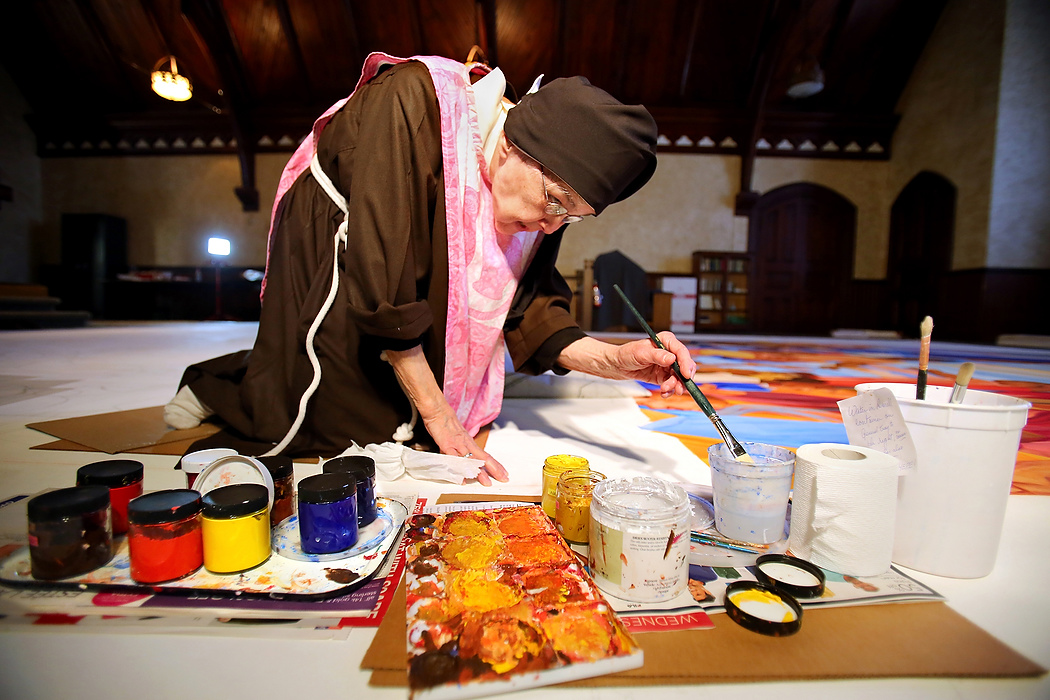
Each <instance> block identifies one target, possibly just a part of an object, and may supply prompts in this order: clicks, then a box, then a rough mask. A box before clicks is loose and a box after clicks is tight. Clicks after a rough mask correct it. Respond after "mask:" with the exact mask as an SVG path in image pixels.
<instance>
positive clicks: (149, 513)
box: [128, 489, 202, 525]
mask: <svg viewBox="0 0 1050 700" xmlns="http://www.w3.org/2000/svg"><path fill="white" fill-rule="evenodd" d="M201 507H202V506H201V495H200V493H198V492H197V491H194V490H192V489H169V490H167V491H156V492H154V493H147V494H146V495H144V496H139V497H138V498H133V499H131V502H130V503H128V522H129V523H135V524H136V525H159V524H161V523H176V522H178V521H180V520H185V519H186V518H188V517H190V516H191V515H196V514H197V513H200V512H201Z"/></svg>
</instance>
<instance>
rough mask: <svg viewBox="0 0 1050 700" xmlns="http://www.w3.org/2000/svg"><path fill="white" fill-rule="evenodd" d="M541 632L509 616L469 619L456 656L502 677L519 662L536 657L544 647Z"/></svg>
mask: <svg viewBox="0 0 1050 700" xmlns="http://www.w3.org/2000/svg"><path fill="white" fill-rule="evenodd" d="M546 643H547V640H546V639H545V637H544V635H543V632H542V631H541V630H540V629H538V628H537V627H536V626H535V625H533V624H530V623H529V622H528V621H526V620H522V619H519V618H517V617H513V616H494V615H485V616H470V617H469V618H468V620H467V621H466V622H465V623H464V625H463V632H462V633H461V634H460V635H459V652H460V654H461V655H463V656H467V657H471V656H473V657H476V658H478V659H480V660H481V661H483V662H485V663H487V664H488V665H489V666H491V667H492V670H493V671H495V672H496V673H506V672H507V671H510V670H511V669H513V668H514V667H516V666H517V665H518V664H519V663H521V661H522V660H523V659H527V658H529V657H532V656H538V655H539V654H540V652H541V651H542V650H543V648H544V646H545V645H546Z"/></svg>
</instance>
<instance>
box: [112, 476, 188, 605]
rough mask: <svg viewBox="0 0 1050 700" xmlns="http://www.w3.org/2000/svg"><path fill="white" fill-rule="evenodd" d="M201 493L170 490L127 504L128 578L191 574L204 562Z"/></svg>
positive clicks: (157, 578)
mask: <svg viewBox="0 0 1050 700" xmlns="http://www.w3.org/2000/svg"><path fill="white" fill-rule="evenodd" d="M201 508H202V505H201V495H200V494H199V493H197V492H196V491H193V490H191V489H170V490H168V491H156V492H154V493H148V494H146V495H145V496H139V497H138V498H136V499H135V500H133V501H132V502H131V503H129V504H128V554H129V556H130V559H131V578H133V579H135V580H136V581H138V582H139V583H149V584H153V583H163V582H165V581H174V580H175V579H180V578H183V577H184V576H188V575H189V574H192V573H193V572H194V571H196V570H197V569H199V568H200V567H201V565H202V564H203V563H204V538H203V535H202V534H201Z"/></svg>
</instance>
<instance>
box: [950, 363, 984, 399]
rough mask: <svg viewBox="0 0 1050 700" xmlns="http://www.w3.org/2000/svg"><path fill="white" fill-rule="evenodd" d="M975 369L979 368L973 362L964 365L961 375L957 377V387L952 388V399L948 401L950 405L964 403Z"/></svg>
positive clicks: (961, 367) (960, 369)
mask: <svg viewBox="0 0 1050 700" xmlns="http://www.w3.org/2000/svg"><path fill="white" fill-rule="evenodd" d="M975 369H977V367H976V366H975V365H974V364H973V363H972V362H964V363H962V365H961V366H960V367H959V373H958V374H956V375H955V386H953V387H952V397H951V398H950V399H948V403H962V400H963V394H965V393H966V387H967V386H968V385H969V384H970V380H971V379H972V378H973V371H974V370H975Z"/></svg>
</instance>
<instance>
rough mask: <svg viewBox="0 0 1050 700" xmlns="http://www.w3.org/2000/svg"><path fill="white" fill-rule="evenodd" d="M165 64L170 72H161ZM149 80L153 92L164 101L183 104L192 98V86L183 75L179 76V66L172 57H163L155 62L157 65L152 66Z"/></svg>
mask: <svg viewBox="0 0 1050 700" xmlns="http://www.w3.org/2000/svg"><path fill="white" fill-rule="evenodd" d="M165 63H167V64H168V67H169V68H170V69H171V70H162V67H163V66H164V64H165ZM150 79H151V83H152V85H153V92H155V93H157V94H158V95H160V96H161V97H163V98H164V99H166V100H174V101H175V102H185V101H186V100H188V99H190V97H192V96H193V84H192V83H190V79H189V78H187V77H186V76H185V75H180V74H179V66H178V64H177V63H176V62H175V57H174V56H165V57H164V58H162V59H160V60H159V61H157V65H155V66H153V73H151V74H150Z"/></svg>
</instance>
